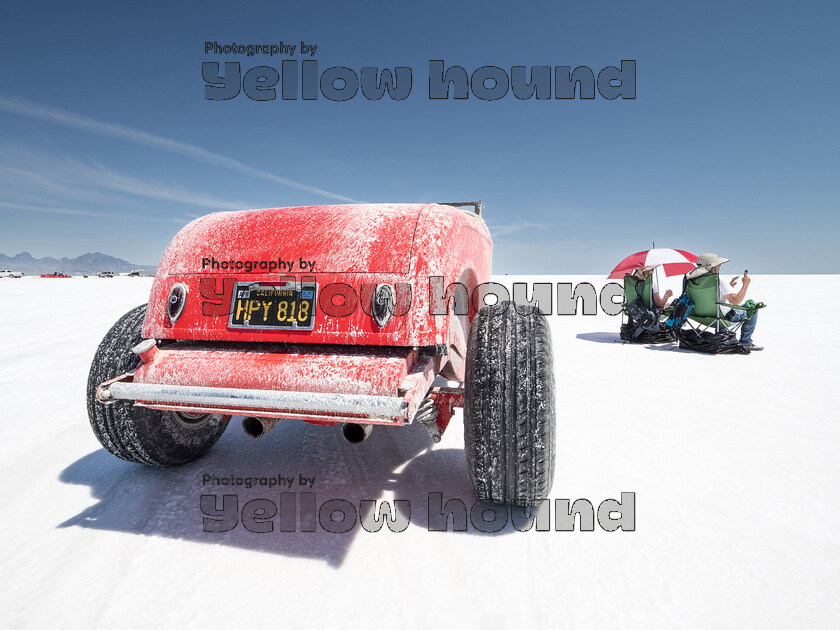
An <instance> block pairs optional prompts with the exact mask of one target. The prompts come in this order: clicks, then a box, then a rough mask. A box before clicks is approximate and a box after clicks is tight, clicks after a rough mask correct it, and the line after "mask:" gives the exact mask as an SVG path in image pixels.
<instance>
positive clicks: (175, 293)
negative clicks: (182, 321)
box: [166, 283, 187, 324]
mask: <svg viewBox="0 0 840 630" xmlns="http://www.w3.org/2000/svg"><path fill="white" fill-rule="evenodd" d="M186 304H187V285H185V284H181V283H178V284H176V285H175V286H174V287H172V290H170V291H169V299H168V300H166V314H167V315H168V316H169V321H170V322H172V323H173V324H174V323H175V322H177V321H178V318H179V317H181V313H183V312H184V306H186Z"/></svg>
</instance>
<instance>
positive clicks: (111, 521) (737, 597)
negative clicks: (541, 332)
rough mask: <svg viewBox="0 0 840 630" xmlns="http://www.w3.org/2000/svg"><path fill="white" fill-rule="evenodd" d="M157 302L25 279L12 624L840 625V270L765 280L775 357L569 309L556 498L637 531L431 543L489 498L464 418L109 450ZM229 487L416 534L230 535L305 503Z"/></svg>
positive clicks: (6, 621)
mask: <svg viewBox="0 0 840 630" xmlns="http://www.w3.org/2000/svg"><path fill="white" fill-rule="evenodd" d="M496 279H497V280H498V281H500V282H503V283H508V284H509V283H510V282H512V281H513V280H521V281H526V282H536V281H539V282H553V283H556V282H573V283H578V282H584V281H589V282H592V283H593V284H595V286H596V287H599V288H600V286H602V285H603V284H604V282H605V281H604V279H603V278H600V277H532V278H513V277H498V278H496ZM150 285H151V279H143V278H125V277H120V278H114V279H110V280H108V279H96V278H89V279H75V278H74V279H70V280H47V279H40V278H23V279H20V280H12V279H5V278H4V279H2V280H0V330H2V331H3V336H2V342H0V395H1V397H0V409H2V412H3V413H2V418H3V421H2V423H0V454H1V455H0V475H2V476H0V480H2V481H0V499H1V500H2V504H1V505H2V510H3V518H2V520H3V528H2V536H1V537H0V574H2V576H3V585H2V588H0V610H2V611H3V614H2V616H0V625H2V626H4V627H8V628H20V627H32V628H43V627H50V626H56V625H58V624H59V623H61V625H62V627H71V628H93V627H150V626H153V625H154V626H156V627H187V628H191V627H201V628H205V627H219V626H228V627H230V626H234V625H235V626H236V627H268V626H283V627H304V626H306V627H320V626H326V625H330V626H335V627H360V626H370V625H379V624H381V625H382V626H383V627H421V626H422V627H430V626H432V625H437V624H444V623H445V624H446V625H447V627H460V628H471V627H479V626H481V627H502V626H504V627H510V626H511V625H513V624H516V625H517V626H521V627H529V626H533V625H537V627H547V626H551V627H561V628H564V627H569V628H571V627H579V628H594V627H612V628H614V627H619V626H620V627H631V628H702V629H704V630H705V629H708V628H733V627H740V628H794V627H797V628H798V627H807V628H836V627H837V625H836V624H837V619H838V618H839V617H840V580H838V577H839V576H838V567H840V534H838V526H837V524H838V522H840V492H838V489H840V472H838V469H839V467H838V452H839V451H840V449H839V448H838V447H840V429H838V422H840V413H838V411H840V404H838V397H837V388H838V385H837V383H838V375H840V371H839V370H838V359H837V356H838V350H840V342H838V337H837V335H836V334H834V333H833V332H832V331H834V330H835V329H836V327H837V323H838V320H840V298H838V295H840V277H838V276H756V277H755V278H754V281H753V286H752V290H751V295H752V296H754V297H755V298H756V299H762V300H764V301H765V302H767V303H768V304H769V307H768V308H767V309H765V310H764V311H762V312H761V314H760V321H759V322H758V328H757V331H756V336H755V340H756V341H757V342H758V343H761V344H764V345H765V346H766V348H767V349H766V351H765V352H761V353H754V354H752V355H750V356H704V355H697V354H692V353H687V352H683V351H679V350H674V349H673V347H672V346H665V347H656V348H654V347H647V346H632V345H623V344H621V343H617V342H616V339H617V331H618V328H619V318H618V317H610V316H607V315H605V314H603V313H599V314H598V315H597V316H582V315H577V316H558V315H552V316H551V317H550V321H551V325H552V333H553V341H554V352H555V358H556V380H557V402H558V423H557V447H558V460H557V468H556V477H555V483H554V487H553V490H552V493H551V497H552V499H555V498H557V499H562V498H568V499H572V500H574V499H578V498H585V499H588V500H589V501H591V502H592V503H593V504H595V506H596V507H597V505H598V504H599V503H600V502H601V501H603V500H604V499H608V498H615V499H619V498H620V495H621V493H622V492H633V493H635V499H636V500H635V521H636V529H635V531H632V532H625V531H616V532H607V531H604V530H602V529H601V528H600V527H598V526H597V525H596V527H595V531H593V532H581V531H579V530H578V531H574V532H558V531H554V530H553V529H552V530H551V531H533V530H532V531H527V532H519V531H516V530H515V529H514V528H513V527H512V525H510V524H508V525H507V526H506V527H505V529H503V530H502V531H500V532H499V533H496V534H487V533H482V532H480V531H478V530H476V529H475V528H472V527H470V528H468V530H467V531H466V532H454V531H446V532H436V531H429V514H428V509H427V500H428V495H429V493H432V492H440V493H442V495H443V497H444V500H446V499H450V498H460V499H461V500H462V501H464V503H465V505H466V506H470V505H472V503H473V501H474V499H473V497H472V492H471V489H470V486H469V482H468V479H467V475H466V470H465V466H464V456H463V437H462V436H463V431H462V422H461V417H460V412H459V413H458V415H456V417H455V418H454V419H453V422H452V424H451V426H450V428H449V430H448V432H447V433H446V435H445V436H444V439H443V441H442V442H441V443H440V444H439V445H437V446H431V443H430V441H429V439H428V437H427V436H426V434H425V431H424V430H423V429H422V427H420V426H416V425H414V426H411V427H408V428H405V429H385V428H375V429H374V431H373V434H372V436H371V437H370V439H369V440H367V441H366V442H365V443H364V444H363V445H361V446H355V447H354V446H351V445H349V444H347V443H345V442H344V441H343V440H342V439H341V437H340V435H339V431H338V428H337V427H333V428H320V427H315V426H310V425H307V424H305V423H300V422H287V423H281V425H280V426H279V427H278V428H277V429H276V430H275V431H274V432H273V433H271V434H269V435H268V436H266V437H265V438H264V439H260V440H252V439H250V438H248V437H247V436H245V435H244V434H243V432H242V431H241V429H240V427H239V423H238V421H237V419H234V420H233V421H232V422H231V425H230V427H229V429H228V431H227V432H226V433H225V435H224V436H223V438H222V439H221V440H220V442H219V443H218V444H217V445H216V447H214V448H213V449H212V450H211V451H210V453H208V454H207V455H206V456H205V457H204V458H202V459H200V460H198V461H196V462H193V463H191V464H188V465H186V466H183V467H180V468H177V469H168V470H159V469H153V468H146V467H142V466H137V465H133V464H129V463H126V462H123V461H121V460H118V459H116V458H115V457H113V456H111V455H110V454H108V453H107V452H106V451H104V450H103V449H102V448H101V447H100V445H99V443H98V442H97V441H96V439H95V438H94V436H93V434H92V432H91V430H90V427H89V425H88V420H87V414H86V409H85V383H86V379H87V373H88V369H89V364H90V361H91V359H92V357H93V354H94V352H95V350H96V347H97V345H98V343H99V341H100V339H101V338H102V336H103V335H104V333H105V332H106V331H107V330H108V328H109V327H110V326H111V325H112V323H113V322H114V321H116V319H117V318H118V317H119V316H121V315H122V314H123V313H124V312H126V311H127V310H128V309H130V308H131V307H133V306H136V305H137V304H140V303H143V302H145V300H146V298H147V296H148V292H149V288H150ZM803 296H805V297H806V298H807V297H808V296H815V298H814V299H811V298H808V299H803ZM816 296H819V298H818V299H816ZM812 305H813V306H812ZM554 312H555V313H556V309H554ZM205 474H210V475H216V476H218V477H224V476H228V477H229V476H234V477H236V476H240V477H245V476H251V477H276V476H277V475H281V476H283V477H286V478H294V479H295V485H294V486H293V487H292V488H291V491H292V492H297V493H302V492H304V489H302V488H300V487H299V485H298V484H297V482H298V481H299V479H300V477H301V476H303V477H308V478H314V492H315V493H316V496H317V501H318V504H319V505H320V504H321V503H323V502H324V501H326V500H327V499H334V498H340V499H345V500H348V501H350V502H353V503H355V504H356V505H358V503H359V501H360V500H362V499H375V500H393V499H395V498H396V499H402V500H408V501H410V505H411V516H412V520H411V524H410V526H409V527H408V528H407V529H406V530H405V531H404V532H402V533H393V532H391V531H388V530H387V528H384V529H383V530H381V531H379V532H377V533H369V532H367V531H365V530H363V529H362V528H361V527H356V528H354V529H353V530H352V531H350V532H348V533H346V534H333V533H330V532H327V531H325V530H323V529H322V528H317V527H316V531H315V532H304V531H296V532H281V531H278V529H275V531H274V532H271V533H265V534H257V533H252V532H249V531H247V530H245V529H244V528H243V527H242V525H241V524H240V525H239V526H237V527H236V528H235V529H234V530H232V531H230V532H227V533H221V534H212V533H207V532H204V531H202V514H201V511H200V507H199V504H200V496H201V495H202V494H208V493H209V494H217V495H221V494H223V493H231V492H234V493H236V494H237V495H238V497H239V500H240V506H241V505H242V504H244V503H245V501H247V500H251V499H253V498H264V499H270V500H272V501H275V502H279V493H280V492H281V491H289V489H288V488H283V489H280V488H277V487H275V488H271V489H268V488H266V487H262V488H261V487H256V488H251V489H246V488H236V489H233V490H231V489H230V488H225V489H222V488H220V487H215V488H214V487H211V486H205V485H202V480H203V478H204V477H203V475H205ZM554 520H555V519H554V514H553V511H552V514H551V521H552V525H553V524H554Z"/></svg>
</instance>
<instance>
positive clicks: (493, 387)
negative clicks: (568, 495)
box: [464, 302, 555, 505]
mask: <svg viewBox="0 0 840 630" xmlns="http://www.w3.org/2000/svg"><path fill="white" fill-rule="evenodd" d="M465 389H466V391H465V394H466V396H465V404H464V422H465V426H464V444H465V452H466V458H467V471H468V473H469V476H470V481H471V482H472V484H473V489H474V490H475V493H476V495H477V496H478V498H479V499H482V500H487V501H493V502H496V503H512V504H517V505H534V504H535V503H536V502H538V501H539V500H541V499H544V498H545V497H546V496H548V493H549V492H550V490H551V484H552V481H553V478H554V459H555V456H554V452H555V406H554V369H553V358H552V345H551V332H550V329H549V326H548V323H547V321H546V319H545V316H544V315H543V314H542V313H541V312H540V311H539V310H538V309H536V308H534V307H530V306H516V305H514V304H513V303H511V302H505V303H502V304H496V305H492V306H485V307H483V308H482V309H481V310H480V311H479V312H478V314H477V315H476V317H475V319H474V320H473V323H472V326H471V329H470V338H469V343H468V349H467V378H466V383H465Z"/></svg>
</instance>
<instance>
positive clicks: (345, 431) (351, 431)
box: [341, 422, 373, 444]
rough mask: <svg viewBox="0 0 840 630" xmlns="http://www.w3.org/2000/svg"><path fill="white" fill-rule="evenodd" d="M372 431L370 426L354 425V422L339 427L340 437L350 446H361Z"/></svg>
mask: <svg viewBox="0 0 840 630" xmlns="http://www.w3.org/2000/svg"><path fill="white" fill-rule="evenodd" d="M371 431H373V425H371V424H356V423H355V422H347V423H345V424H343V425H342V426H341V435H343V436H344V439H345V440H347V441H348V442H350V444H361V443H362V442H364V441H365V440H366V439H368V436H369V435H370V432H371Z"/></svg>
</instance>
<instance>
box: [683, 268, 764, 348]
mask: <svg viewBox="0 0 840 630" xmlns="http://www.w3.org/2000/svg"><path fill="white" fill-rule="evenodd" d="M725 262H729V259H728V258H721V257H720V256H718V255H717V254H711V253H709V254H703V255H702V256H698V257H697V268H696V269H694V270H693V271H690V272H689V274H688V277H689V278H697V277H699V276H702V275H705V274H707V273H716V274H718V278H719V283H718V295H720V297H721V298H723V301H724V302H728V303H729V304H732V305H733V306H738V305H739V304H741V303H742V302H743V301H744V298H745V297H746V295H747V288H748V287H749V286H750V277H749V276H748V275H747V273H746V272H744V278H743V280H742V282H741V289H740V290H739V291H737V292H736V291H734V290H733V289H734V288H735V283H736V282H737V280H738V276H735V277H734V278H732V280H730V281H729V282H728V283H727V282H726V281H725V280H724V279H723V277H721V276H720V266H721V265H722V264H723V263H725ZM721 315H722V316H723V317H724V318H725V319H727V320H729V321H731V322H740V321H741V320H742V319H746V318H747V312H746V311H744V310H742V309H738V308H735V309H727V308H726V307H725V306H722V307H721ZM757 320H758V313H755V314H754V315H753V316H752V317H750V318H749V319H747V321H745V322H744V323H743V324H742V325H741V345H743V346H744V347H745V348H748V349H749V350H753V351H758V350H764V348H763V347H762V346H757V345H755V344H754V343H753V340H752V336H753V332H754V331H755V324H756V321H757Z"/></svg>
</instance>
